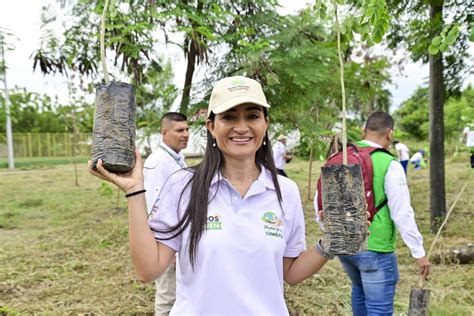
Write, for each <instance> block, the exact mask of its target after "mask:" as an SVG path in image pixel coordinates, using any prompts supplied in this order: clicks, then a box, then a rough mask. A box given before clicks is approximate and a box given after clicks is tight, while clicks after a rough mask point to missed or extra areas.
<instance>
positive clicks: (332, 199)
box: [321, 164, 368, 255]
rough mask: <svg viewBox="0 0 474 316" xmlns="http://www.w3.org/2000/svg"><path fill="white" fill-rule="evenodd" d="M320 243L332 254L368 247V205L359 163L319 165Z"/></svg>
mask: <svg viewBox="0 0 474 316" xmlns="http://www.w3.org/2000/svg"><path fill="white" fill-rule="evenodd" d="M321 187H322V204H323V210H324V217H323V223H324V238H323V246H324V247H325V249H326V250H327V251H328V253H330V254H332V255H353V254H355V253H356V252H358V251H361V250H367V237H368V229H367V209H366V202H365V196H364V180H363V177H362V172H361V168H360V165H342V164H338V165H331V166H325V167H322V168H321Z"/></svg>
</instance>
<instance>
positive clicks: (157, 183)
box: [143, 142, 186, 213]
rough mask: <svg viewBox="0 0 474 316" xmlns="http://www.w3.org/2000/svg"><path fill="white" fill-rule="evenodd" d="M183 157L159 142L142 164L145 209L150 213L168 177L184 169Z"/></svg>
mask: <svg viewBox="0 0 474 316" xmlns="http://www.w3.org/2000/svg"><path fill="white" fill-rule="evenodd" d="M185 167H186V163H185V162H184V155H183V154H181V153H179V154H178V153H176V152H175V151H174V150H173V149H171V148H170V147H168V146H167V145H166V144H165V143H164V142H161V143H160V145H159V147H158V148H157V149H156V150H155V151H153V153H152V154H151V155H150V156H148V158H147V159H146V160H145V163H144V164H143V177H144V183H145V189H146V192H145V198H146V205H147V206H146V208H147V210H148V213H150V212H151V209H152V207H153V204H155V201H156V199H157V198H158V195H159V194H160V190H161V188H162V187H163V184H164V183H165V182H166V180H167V179H168V177H169V176H170V175H171V174H172V173H173V172H175V171H177V170H179V169H181V168H185Z"/></svg>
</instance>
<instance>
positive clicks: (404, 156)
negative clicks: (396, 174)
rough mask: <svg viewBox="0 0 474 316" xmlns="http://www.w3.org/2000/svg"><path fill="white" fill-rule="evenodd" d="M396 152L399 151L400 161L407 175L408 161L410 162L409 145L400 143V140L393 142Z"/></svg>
mask: <svg viewBox="0 0 474 316" xmlns="http://www.w3.org/2000/svg"><path fill="white" fill-rule="evenodd" d="M393 145H394V146H395V150H396V151H397V156H398V160H399V161H400V163H401V164H402V167H403V170H405V174H407V167H408V160H410V149H408V147H407V145H405V144H403V143H400V142H399V141H398V140H396V141H394V142H393Z"/></svg>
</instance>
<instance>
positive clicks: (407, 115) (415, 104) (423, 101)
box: [395, 86, 474, 141]
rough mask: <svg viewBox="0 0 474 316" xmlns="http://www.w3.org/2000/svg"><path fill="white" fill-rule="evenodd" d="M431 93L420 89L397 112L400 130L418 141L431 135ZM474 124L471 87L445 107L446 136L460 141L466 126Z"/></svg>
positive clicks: (473, 96) (449, 101)
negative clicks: (429, 104)
mask: <svg viewBox="0 0 474 316" xmlns="http://www.w3.org/2000/svg"><path fill="white" fill-rule="evenodd" d="M428 103H429V92H428V88H418V89H417V90H416V91H415V92H414V94H413V96H412V97H410V99H408V100H407V101H405V102H404V103H403V104H402V106H401V107H400V108H399V109H398V110H397V111H396V112H395V121H396V124H397V126H398V128H400V130H401V131H402V132H404V133H406V134H407V135H409V136H410V137H414V138H416V139H418V140H427V139H428V133H429V109H428ZM473 122H474V89H473V88H472V87H471V86H469V87H468V88H466V89H465V90H464V91H462V93H461V95H460V96H459V97H455V96H453V97H451V98H449V99H448V100H447V101H446V103H445V106H444V123H445V126H444V135H445V139H446V140H448V141H458V140H459V137H460V135H461V132H462V129H463V127H464V126H466V125H468V124H470V123H473Z"/></svg>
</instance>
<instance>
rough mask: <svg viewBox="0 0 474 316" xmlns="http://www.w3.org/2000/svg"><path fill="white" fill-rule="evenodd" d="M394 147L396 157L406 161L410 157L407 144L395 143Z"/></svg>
mask: <svg viewBox="0 0 474 316" xmlns="http://www.w3.org/2000/svg"><path fill="white" fill-rule="evenodd" d="M395 149H396V150H397V154H398V158H400V161H406V160H408V159H410V149H408V147H407V145H405V144H402V143H397V144H396V145H395Z"/></svg>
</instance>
